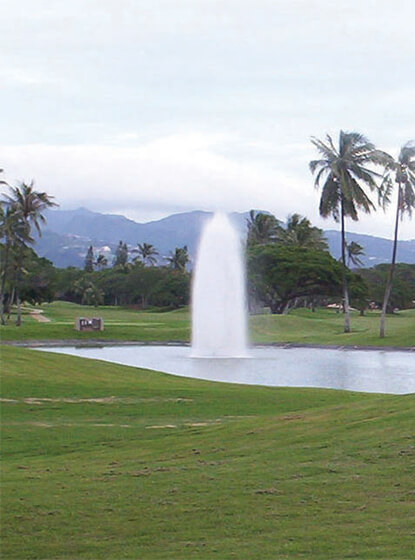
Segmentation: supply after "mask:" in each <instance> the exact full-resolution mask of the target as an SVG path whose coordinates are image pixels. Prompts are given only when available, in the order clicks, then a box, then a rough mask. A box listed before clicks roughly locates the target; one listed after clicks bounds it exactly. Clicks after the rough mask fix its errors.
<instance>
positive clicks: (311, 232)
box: [283, 214, 328, 251]
mask: <svg viewBox="0 0 415 560" xmlns="http://www.w3.org/2000/svg"><path fill="white" fill-rule="evenodd" d="M283 242H284V244H285V245H295V246H296V247H306V248H308V249H316V250H319V251H327V250H328V245H327V241H326V239H325V237H324V235H323V231H322V230H321V229H320V228H318V227H314V226H312V225H311V222H310V220H309V219H308V218H306V217H304V216H301V215H300V214H291V215H290V216H288V218H287V227H286V230H285V234H284V241H283Z"/></svg>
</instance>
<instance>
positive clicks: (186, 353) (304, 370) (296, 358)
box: [39, 345, 415, 395]
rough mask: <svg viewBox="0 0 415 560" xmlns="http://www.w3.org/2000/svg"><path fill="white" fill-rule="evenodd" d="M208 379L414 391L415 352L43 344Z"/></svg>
mask: <svg viewBox="0 0 415 560" xmlns="http://www.w3.org/2000/svg"><path fill="white" fill-rule="evenodd" d="M39 350H44V351H48V352H58V353H63V354H71V355H74V356H80V357H83V358H94V359H98V360H104V361H108V362H113V363H117V364H123V365H127V366H133V367H140V368H145V369H151V370H156V371H161V372H164V373H170V374H173V375H179V376H184V377H194V378H198V379H206V380H209V381H222V382H230V383H245V384H250V385H251V384H254V385H267V386H274V387H320V388H330V389H345V390H349V391H363V392H369V393H391V394H397V395H398V394H406V393H414V392H415V352H405V351H386V350H354V349H353V350H351V349H331V348H330V349H327V348H290V347H288V348H283V347H254V348H251V349H250V356H249V357H248V358H223V359H221V358H215V359H208V358H192V357H191V356H190V354H191V348H190V347H188V346H173V345H171V346H152V345H148V346H146V345H140V346H122V347H120V346H103V347H63V346H62V347H54V348H41V349H39Z"/></svg>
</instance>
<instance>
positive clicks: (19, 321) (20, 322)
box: [16, 290, 22, 327]
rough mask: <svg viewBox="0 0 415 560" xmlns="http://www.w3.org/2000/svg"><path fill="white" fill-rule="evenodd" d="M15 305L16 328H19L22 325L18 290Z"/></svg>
mask: <svg viewBox="0 0 415 560" xmlns="http://www.w3.org/2000/svg"><path fill="white" fill-rule="evenodd" d="M16 304H17V319H16V327H20V326H21V324H22V302H21V301H20V294H19V292H18V290H16Z"/></svg>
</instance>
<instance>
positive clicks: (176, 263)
mask: <svg viewBox="0 0 415 560" xmlns="http://www.w3.org/2000/svg"><path fill="white" fill-rule="evenodd" d="M167 261H168V262H169V264H170V267H171V268H173V270H179V271H180V272H185V270H186V266H187V263H188V262H189V261H190V257H189V252H188V249H187V245H185V246H184V247H176V249H175V250H174V253H171V254H170V257H167Z"/></svg>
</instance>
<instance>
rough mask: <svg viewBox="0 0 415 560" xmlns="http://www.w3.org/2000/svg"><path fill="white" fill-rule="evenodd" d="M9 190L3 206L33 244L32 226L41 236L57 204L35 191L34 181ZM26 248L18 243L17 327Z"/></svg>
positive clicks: (49, 197) (20, 319)
mask: <svg viewBox="0 0 415 560" xmlns="http://www.w3.org/2000/svg"><path fill="white" fill-rule="evenodd" d="M8 189H9V194H5V195H4V198H3V204H4V205H5V206H6V208H9V209H10V211H11V212H12V213H13V214H15V219H16V223H20V227H21V228H22V227H26V228H27V233H26V234H25V240H26V241H27V242H30V243H31V242H33V239H32V238H31V236H30V235H31V228H32V226H34V227H35V229H36V230H37V232H38V234H39V236H40V235H41V234H42V232H41V226H40V224H41V223H45V222H46V218H45V216H44V212H45V211H46V210H47V209H48V208H50V207H52V206H57V204H56V203H55V202H54V201H53V200H52V199H53V197H52V196H49V195H48V194H46V193H45V192H39V191H35V190H34V182H33V181H31V182H30V184H26V183H24V182H23V183H20V185H18V186H17V187H11V186H8ZM24 248H25V243H19V242H17V243H16V249H17V259H16V263H17V264H16V278H15V285H14V288H15V297H16V303H17V309H18V313H17V320H16V325H17V326H20V325H21V323H22V309H21V302H20V296H19V287H20V281H21V276H22V273H23V260H24Z"/></svg>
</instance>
